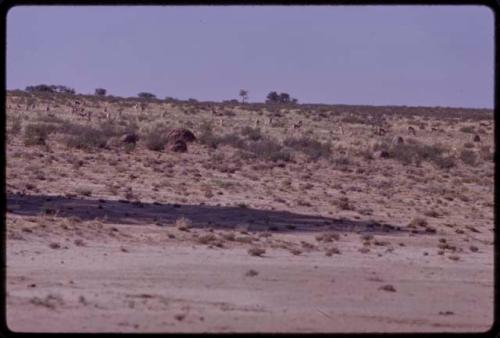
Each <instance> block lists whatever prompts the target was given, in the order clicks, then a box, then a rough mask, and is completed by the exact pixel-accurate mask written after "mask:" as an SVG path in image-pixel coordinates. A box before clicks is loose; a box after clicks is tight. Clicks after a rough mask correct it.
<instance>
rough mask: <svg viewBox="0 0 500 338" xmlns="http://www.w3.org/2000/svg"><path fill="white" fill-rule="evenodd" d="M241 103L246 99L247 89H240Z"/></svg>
mask: <svg viewBox="0 0 500 338" xmlns="http://www.w3.org/2000/svg"><path fill="white" fill-rule="evenodd" d="M240 96H241V103H245V100H248V90H245V89H240Z"/></svg>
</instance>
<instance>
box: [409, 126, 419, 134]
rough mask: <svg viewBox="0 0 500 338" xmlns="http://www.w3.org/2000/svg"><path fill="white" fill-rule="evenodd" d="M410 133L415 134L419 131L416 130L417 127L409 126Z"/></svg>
mask: <svg viewBox="0 0 500 338" xmlns="http://www.w3.org/2000/svg"><path fill="white" fill-rule="evenodd" d="M408 133H410V134H412V135H413V136H416V135H417V132H416V131H415V128H413V127H412V126H409V127H408Z"/></svg>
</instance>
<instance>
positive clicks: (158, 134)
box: [144, 126, 167, 151]
mask: <svg viewBox="0 0 500 338" xmlns="http://www.w3.org/2000/svg"><path fill="white" fill-rule="evenodd" d="M144 142H145V144H146V148H148V149H149V150H153V151H161V150H163V148H164V147H165V144H166V143H167V130H166V129H165V127H163V126H157V127H155V128H153V129H151V130H150V131H149V132H147V133H146V134H145V135H144Z"/></svg>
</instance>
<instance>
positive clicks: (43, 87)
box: [26, 84, 54, 93]
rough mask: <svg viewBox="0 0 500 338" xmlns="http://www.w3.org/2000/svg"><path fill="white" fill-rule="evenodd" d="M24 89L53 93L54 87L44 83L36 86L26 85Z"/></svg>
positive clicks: (33, 91) (32, 91)
mask: <svg viewBox="0 0 500 338" xmlns="http://www.w3.org/2000/svg"><path fill="white" fill-rule="evenodd" d="M26 91H27V92H29V93H35V92H45V93H53V92H54V88H52V86H49V85H46V84H40V85H36V86H28V87H26Z"/></svg>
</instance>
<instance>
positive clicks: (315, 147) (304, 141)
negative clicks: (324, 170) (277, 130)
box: [283, 137, 331, 160]
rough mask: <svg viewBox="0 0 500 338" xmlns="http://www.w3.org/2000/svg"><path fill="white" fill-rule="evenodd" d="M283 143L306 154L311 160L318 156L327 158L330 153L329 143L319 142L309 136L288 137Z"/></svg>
mask: <svg viewBox="0 0 500 338" xmlns="http://www.w3.org/2000/svg"><path fill="white" fill-rule="evenodd" d="M283 143H284V145H285V146H287V147H290V148H292V149H294V150H297V151H300V152H302V153H304V154H306V155H307V156H309V158H310V159H311V160H317V159H319V158H320V157H325V158H329V157H330V155H331V145H330V144H327V143H321V142H319V141H317V140H314V139H312V138H309V137H301V138H294V137H289V138H287V139H285V141H284V142H283Z"/></svg>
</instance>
